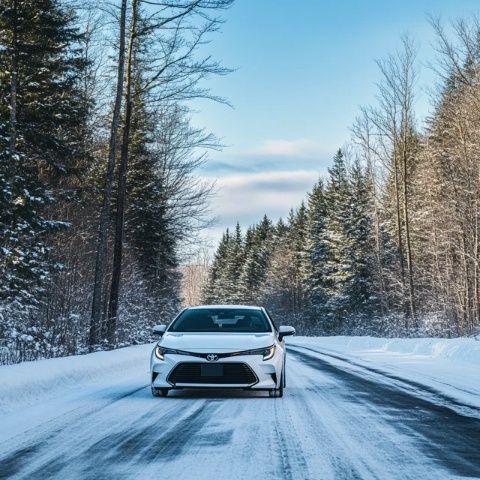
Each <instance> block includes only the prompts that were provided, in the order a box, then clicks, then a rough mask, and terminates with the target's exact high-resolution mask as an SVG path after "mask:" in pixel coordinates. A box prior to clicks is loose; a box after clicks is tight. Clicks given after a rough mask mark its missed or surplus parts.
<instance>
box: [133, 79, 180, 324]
mask: <svg viewBox="0 0 480 480" xmlns="http://www.w3.org/2000/svg"><path fill="white" fill-rule="evenodd" d="M139 83H140V79H137V82H136V90H135V93H134V101H133V102H134V104H133V109H132V110H133V113H132V123H131V134H130V135H131V140H130V151H129V169H128V176H127V192H126V196H127V199H128V202H127V206H126V212H125V234H126V238H127V240H128V242H129V245H130V246H131V249H132V251H133V253H134V257H135V259H136V261H137V262H138V266H139V268H140V271H141V272H142V274H143V277H144V279H145V281H146V282H147V284H148V285H149V291H150V292H151V294H150V296H151V298H152V301H153V302H154V304H155V305H156V310H157V313H158V312H164V313H165V314H168V313H170V314H171V313H173V312H174V311H175V309H177V308H178V305H179V301H180V300H179V294H178V292H179V290H180V288H179V280H180V279H179V276H178V273H177V268H178V257H177V246H178V245H177V243H178V241H177V238H176V235H175V227H174V225H172V221H171V219H170V217H169V211H168V198H167V195H166V191H165V180H164V178H163V173H164V172H163V171H162V169H161V168H160V166H159V164H161V162H162V161H163V159H162V158H160V156H159V155H158V151H156V149H155V146H154V139H155V123H154V117H152V115H149V113H148V111H147V109H146V108H145V102H144V100H143V98H142V95H141V91H140V87H139ZM168 148H169V146H167V145H165V150H166V151H167V150H168Z"/></svg>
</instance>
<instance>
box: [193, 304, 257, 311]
mask: <svg viewBox="0 0 480 480" xmlns="http://www.w3.org/2000/svg"><path fill="white" fill-rule="evenodd" d="M203 308H221V309H229V308H231V309H236V310H241V309H247V308H248V309H250V310H251V309H255V310H262V307H259V306H257V305H196V306H194V307H188V310H193V309H203Z"/></svg>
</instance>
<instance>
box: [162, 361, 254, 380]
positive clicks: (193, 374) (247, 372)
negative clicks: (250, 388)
mask: <svg viewBox="0 0 480 480" xmlns="http://www.w3.org/2000/svg"><path fill="white" fill-rule="evenodd" d="M208 368H212V369H214V370H215V369H216V371H215V374H214V375H210V374H209V372H208V370H207V369H208ZM167 381H168V382H170V383H172V384H178V383H199V384H201V383H205V384H207V383H209V384H218V385H222V384H224V385H227V384H231V385H251V384H253V383H256V382H257V377H256V375H255V373H253V371H252V369H251V368H250V367H249V366H248V365H247V364H245V363H206V362H203V363H200V362H198V363H197V362H185V363H179V364H178V365H177V366H176V367H175V368H174V369H173V370H172V372H171V373H170V375H169V376H168V378H167Z"/></svg>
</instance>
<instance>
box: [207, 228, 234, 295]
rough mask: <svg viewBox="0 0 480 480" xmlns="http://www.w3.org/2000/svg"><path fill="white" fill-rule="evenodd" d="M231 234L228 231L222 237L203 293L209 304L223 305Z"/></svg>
mask: <svg viewBox="0 0 480 480" xmlns="http://www.w3.org/2000/svg"><path fill="white" fill-rule="evenodd" d="M229 244H230V232H229V231H228V229H227V230H226V232H225V233H224V234H223V235H222V238H221V240H220V242H219V244H218V247H217V250H216V251H215V255H214V258H213V262H212V266H211V267H210V271H209V274H208V281H207V284H206V287H205V291H204V292H203V302H204V303H208V304H215V303H222V301H223V289H224V285H223V283H222V280H223V278H224V272H225V270H226V268H227V259H228V250H229Z"/></svg>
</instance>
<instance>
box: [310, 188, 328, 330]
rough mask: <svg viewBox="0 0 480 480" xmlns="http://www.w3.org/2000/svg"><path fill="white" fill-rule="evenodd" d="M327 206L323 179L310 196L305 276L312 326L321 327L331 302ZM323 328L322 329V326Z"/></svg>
mask: <svg viewBox="0 0 480 480" xmlns="http://www.w3.org/2000/svg"><path fill="white" fill-rule="evenodd" d="M326 223H327V205H326V200H325V187H324V183H323V181H322V180H321V179H320V180H319V181H318V182H317V183H316V184H315V185H314V187H313V189H312V192H311V193H310V194H309V196H308V230H307V242H306V251H307V255H308V264H307V265H308V269H307V272H306V275H305V277H306V278H305V285H306V292H307V299H306V309H307V311H308V316H309V318H310V323H312V324H317V325H321V322H322V320H323V319H324V317H323V315H324V314H325V309H326V303H327V300H328V293H327V290H328V279H327V275H326V265H327V261H328V259H329V251H328V245H327V239H326ZM320 328H321V327H320Z"/></svg>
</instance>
